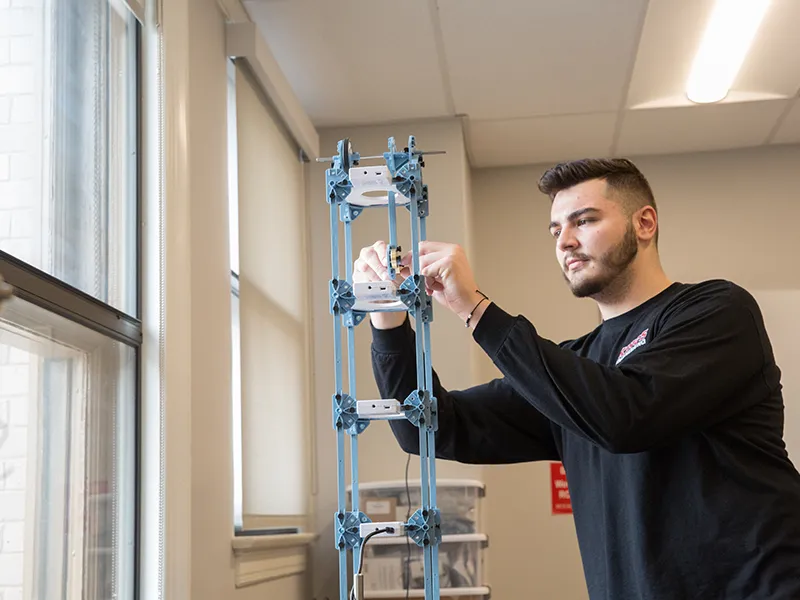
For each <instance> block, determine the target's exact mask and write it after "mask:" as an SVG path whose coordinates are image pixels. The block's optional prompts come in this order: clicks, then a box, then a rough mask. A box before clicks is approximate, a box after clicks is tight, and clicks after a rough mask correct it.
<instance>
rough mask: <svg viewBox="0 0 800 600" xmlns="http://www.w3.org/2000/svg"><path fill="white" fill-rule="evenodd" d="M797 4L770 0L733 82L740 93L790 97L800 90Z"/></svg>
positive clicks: (799, 15) (799, 9) (799, 7)
mask: <svg viewBox="0 0 800 600" xmlns="http://www.w3.org/2000/svg"><path fill="white" fill-rule="evenodd" d="M798 23H800V2H798V1H797V0H772V2H771V3H770V6H769V8H768V9H767V13H766V14H765V15H764V21H763V22H762V24H761V27H759V29H758V32H757V33H756V37H755V38H754V39H753V44H752V46H751V48H750V51H749V52H748V54H747V57H746V58H745V61H744V63H743V64H742V68H741V69H740V70H739V74H738V76H737V78H736V80H735V81H734V83H733V90H735V91H740V92H750V93H753V92H766V93H773V94H781V95H783V96H788V97H792V96H794V95H795V93H796V92H797V90H798V88H800V35H797V24H798Z"/></svg>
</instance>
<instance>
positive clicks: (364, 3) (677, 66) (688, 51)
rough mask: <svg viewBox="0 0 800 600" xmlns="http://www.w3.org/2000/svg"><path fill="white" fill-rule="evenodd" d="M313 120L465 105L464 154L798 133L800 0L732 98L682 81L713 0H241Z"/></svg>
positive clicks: (783, 13)
mask: <svg viewBox="0 0 800 600" xmlns="http://www.w3.org/2000/svg"><path fill="white" fill-rule="evenodd" d="M244 6H245V8H246V9H247V11H248V13H249V15H250V18H251V19H253V21H255V22H256V24H257V25H258V27H259V29H260V30H261V33H262V35H263V37H264V38H265V40H266V41H267V43H268V44H269V46H270V48H271V50H272V52H273V54H274V56H275V59H276V60H277V62H278V64H279V65H280V67H281V68H282V70H283V71H284V73H285V75H286V77H287V79H288V80H289V82H290V84H291V85H292V87H293V89H294V91H295V93H296V94H297V96H298V97H299V99H300V102H301V103H302V105H303V106H304V108H305V110H306V112H307V113H308V115H309V117H310V118H311V120H312V121H313V123H314V124H315V126H317V127H318V128H323V127H328V126H342V125H363V124H373V123H387V122H393V121H408V120H416V119H428V118H440V117H446V116H450V117H452V116H461V117H462V118H463V119H464V126H465V139H466V144H467V150H468V154H469V158H470V162H471V164H472V165H473V166H474V167H491V166H501V165H502V166H506V165H518V164H532V163H541V162H552V161H559V160H565V159H571V158H579V157H583V156H621V155H627V156H635V155H644V154H663V153H680V152H694V151H706V150H721V149H729V148H742V147H752V146H759V145H764V144H782V143H800V36H798V35H797V33H796V29H797V23H800V1H798V0H772V4H771V6H770V8H769V10H768V12H767V14H766V17H765V18H764V21H763V23H762V26H761V28H760V29H759V32H758V34H757V35H756V38H755V39H754V41H753V45H752V47H751V50H750V53H749V54H748V56H747V58H746V59H745V63H744V64H743V66H742V69H741V71H740V72H739V75H738V77H737V79H736V81H735V83H734V86H733V88H732V90H731V93H730V94H729V95H728V97H727V98H726V99H725V100H723V101H721V102H719V103H717V104H713V105H694V104H692V103H690V102H689V101H688V100H686V98H685V96H684V83H685V81H686V79H687V76H688V74H689V69H690V67H691V64H692V60H693V58H694V53H695V51H696V49H697V47H698V45H699V42H700V37H701V35H702V32H703V29H704V26H705V23H706V20H707V19H708V16H709V14H710V13H711V9H712V6H713V0H649V1H647V0H402V2H391V1H389V0H336V1H328V0H324V1H321V0H245V2H244Z"/></svg>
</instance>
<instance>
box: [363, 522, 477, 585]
mask: <svg viewBox="0 0 800 600" xmlns="http://www.w3.org/2000/svg"><path fill="white" fill-rule="evenodd" d="M487 545H488V537H487V536H486V535H485V534H480V533H475V534H462V535H447V536H442V542H441V544H440V545H439V587H440V588H441V589H442V590H447V593H448V594H449V595H451V596H471V595H472V596H474V595H478V596H480V595H482V593H485V592H484V589H482V588H481V585H482V583H483V581H484V572H483V568H484V565H483V560H484V554H483V548H485V547H486V546H487ZM423 560H424V556H423V551H422V548H421V547H420V546H418V545H417V544H415V543H414V542H413V541H411V540H407V538H405V537H378V536H376V537H373V538H371V539H370V540H369V542H367V545H366V547H365V548H364V564H363V573H364V589H365V591H366V592H367V594H366V595H367V597H368V598H377V597H393V596H391V593H393V592H394V593H397V596H398V597H400V596H402V595H403V594H404V593H405V589H406V585H408V588H409V589H410V590H422V589H423V588H424V587H425V572H424V569H423ZM476 590H477V594H476ZM486 591H488V590H486ZM372 592H385V593H388V594H389V596H386V595H385V594H384V595H375V594H372Z"/></svg>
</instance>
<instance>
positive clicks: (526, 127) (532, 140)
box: [467, 112, 617, 167]
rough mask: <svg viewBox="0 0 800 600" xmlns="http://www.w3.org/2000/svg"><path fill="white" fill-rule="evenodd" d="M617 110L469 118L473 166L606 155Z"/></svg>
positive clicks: (530, 162)
mask: <svg viewBox="0 0 800 600" xmlns="http://www.w3.org/2000/svg"><path fill="white" fill-rule="evenodd" d="M616 119H617V113H616V112H613V113H598V114H591V115H567V116H559V117H537V118H531V119H509V120H500V121H480V120H470V122H469V127H468V130H467V132H468V142H467V143H468V146H469V149H470V157H471V162H472V165H473V166H474V167H494V166H500V165H503V166H505V165H523V164H535V163H544V162H558V161H562V160H570V159H575V158H582V157H587V156H607V155H608V152H609V148H610V147H611V141H612V139H613V135H614V124H615V122H616Z"/></svg>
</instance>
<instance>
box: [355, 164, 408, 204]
mask: <svg viewBox="0 0 800 600" xmlns="http://www.w3.org/2000/svg"><path fill="white" fill-rule="evenodd" d="M348 175H349V177H350V183H352V184H353V189H352V191H351V192H350V193H349V194H348V195H347V198H345V201H346V202H347V203H348V204H352V205H353V206H387V205H388V204H389V191H392V192H395V202H396V203H397V206H402V205H404V204H408V203H409V202H410V200H409V199H408V198H406V197H405V196H403V195H402V194H401V193H400V192H399V191H397V186H396V185H395V184H393V183H392V175H391V173H390V172H389V167H387V166H386V165H378V166H374V167H350V171H349V173H348ZM381 192H382V193H381ZM367 194H368V195H367Z"/></svg>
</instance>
